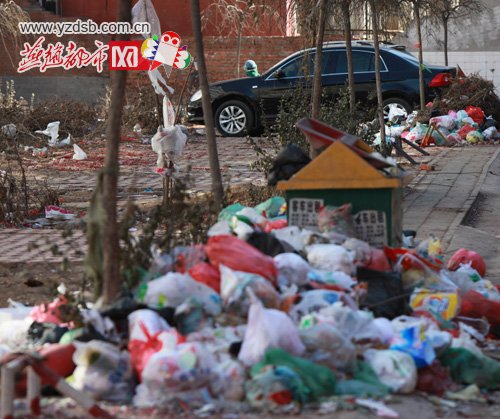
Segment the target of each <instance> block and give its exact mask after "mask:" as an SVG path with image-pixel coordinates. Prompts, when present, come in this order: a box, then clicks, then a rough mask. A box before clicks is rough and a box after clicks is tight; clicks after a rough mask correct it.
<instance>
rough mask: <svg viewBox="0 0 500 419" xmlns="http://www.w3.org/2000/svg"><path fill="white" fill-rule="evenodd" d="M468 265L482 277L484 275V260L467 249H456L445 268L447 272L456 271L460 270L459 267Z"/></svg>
mask: <svg viewBox="0 0 500 419" xmlns="http://www.w3.org/2000/svg"><path fill="white" fill-rule="evenodd" d="M469 263H470V264H471V266H472V267H473V268H474V269H475V270H476V271H477V273H478V274H479V275H481V276H484V274H485V273H486V264H485V263H484V259H483V258H482V256H481V255H480V254H479V253H476V252H474V251H473V250H469V249H464V248H462V249H458V250H457V251H456V252H455V254H454V255H453V256H452V257H451V258H450V260H449V261H448V265H447V266H446V268H447V269H448V270H449V271H456V270H457V269H458V268H460V265H462V264H463V265H467V264H469Z"/></svg>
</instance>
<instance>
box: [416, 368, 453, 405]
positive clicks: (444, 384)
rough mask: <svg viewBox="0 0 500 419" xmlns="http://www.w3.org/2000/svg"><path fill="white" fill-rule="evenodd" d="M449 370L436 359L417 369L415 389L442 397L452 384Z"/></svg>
mask: <svg viewBox="0 0 500 419" xmlns="http://www.w3.org/2000/svg"><path fill="white" fill-rule="evenodd" d="M452 384H453V383H452V381H451V378H450V370H449V369H448V368H445V367H443V366H442V365H441V363H440V362H439V361H438V360H437V359H436V360H434V362H433V363H432V364H431V365H429V366H428V367H423V368H420V369H419V370H418V380H417V390H418V391H423V392H425V393H429V394H435V395H436V396H438V397H442V396H443V395H444V393H445V391H446V390H447V389H448V388H449V387H450V386H451V385H452Z"/></svg>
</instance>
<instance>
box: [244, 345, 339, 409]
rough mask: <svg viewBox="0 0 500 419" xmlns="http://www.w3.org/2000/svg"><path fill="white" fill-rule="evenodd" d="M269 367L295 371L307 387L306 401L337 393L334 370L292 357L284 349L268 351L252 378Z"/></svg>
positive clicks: (254, 368) (255, 366)
mask: <svg viewBox="0 0 500 419" xmlns="http://www.w3.org/2000/svg"><path fill="white" fill-rule="evenodd" d="M267 365H274V366H277V367H288V368H290V369H291V370H292V371H294V372H295V373H296V374H297V375H298V376H299V377H300V379H301V380H302V382H303V383H304V386H305V387H306V391H305V401H314V400H318V399H319V398H321V397H326V396H331V395H333V394H334V393H335V375H334V374H333V372H332V370H331V369H329V368H327V367H324V366H322V365H318V364H315V363H313V362H311V361H308V360H307V359H304V358H299V357H296V356H293V355H290V354H289V353H288V352H286V351H284V350H283V349H278V348H276V349H275V348H273V349H268V350H267V351H266V353H265V355H264V358H263V359H262V361H261V362H259V363H258V364H256V365H254V366H253V368H252V376H254V375H256V374H258V373H259V372H260V371H261V370H262V368H264V367H265V366H267Z"/></svg>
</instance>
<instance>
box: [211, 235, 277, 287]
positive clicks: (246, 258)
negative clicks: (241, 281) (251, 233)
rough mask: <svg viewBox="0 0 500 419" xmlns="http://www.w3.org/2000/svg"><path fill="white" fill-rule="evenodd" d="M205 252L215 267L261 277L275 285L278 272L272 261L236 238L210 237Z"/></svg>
mask: <svg viewBox="0 0 500 419" xmlns="http://www.w3.org/2000/svg"><path fill="white" fill-rule="evenodd" d="M205 252H206V253H207V256H208V258H209V259H210V263H211V264H212V265H213V266H215V267H219V265H220V264H223V265H225V266H227V267H228V268H231V269H233V270H235V271H242V272H249V273H254V274H257V275H260V276H263V277H264V278H266V279H268V280H269V281H271V282H272V283H273V285H276V284H277V277H278V271H277V269H276V266H274V260H273V259H272V258H271V257H269V256H266V255H264V254H262V253H261V252H259V251H258V250H257V249H256V248H255V247H253V246H251V245H249V244H248V243H245V242H244V241H242V240H240V239H238V238H237V237H233V236H229V235H228V236H225V235H222V236H214V237H210V238H209V239H208V243H207V245H206V246H205Z"/></svg>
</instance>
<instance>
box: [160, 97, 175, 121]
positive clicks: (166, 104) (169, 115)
mask: <svg viewBox="0 0 500 419" xmlns="http://www.w3.org/2000/svg"><path fill="white" fill-rule="evenodd" d="M174 124H175V111H174V106H173V105H172V102H170V99H169V98H168V97H167V96H163V126H164V127H165V128H170V127H173V126H174Z"/></svg>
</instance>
